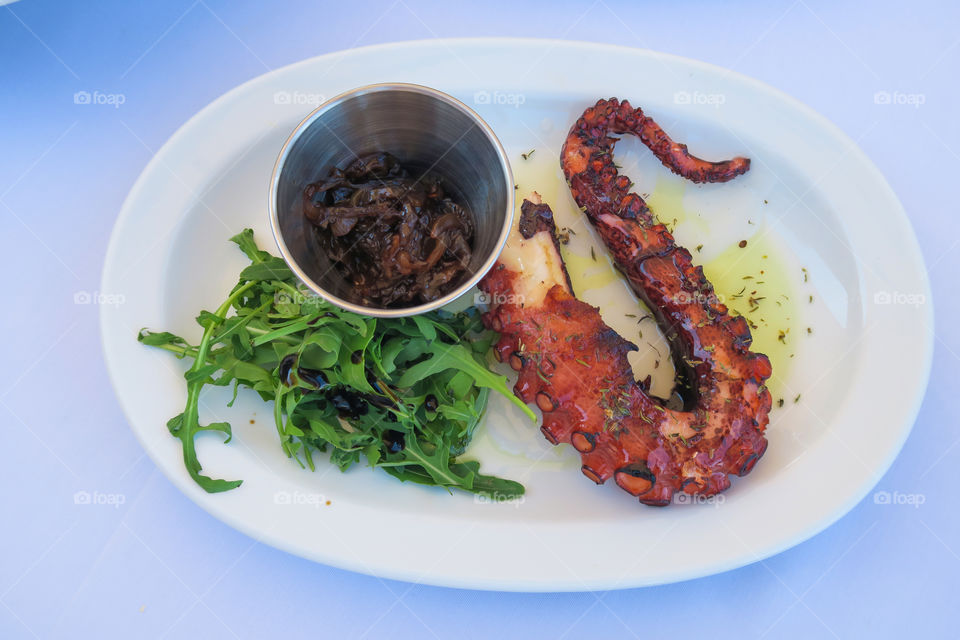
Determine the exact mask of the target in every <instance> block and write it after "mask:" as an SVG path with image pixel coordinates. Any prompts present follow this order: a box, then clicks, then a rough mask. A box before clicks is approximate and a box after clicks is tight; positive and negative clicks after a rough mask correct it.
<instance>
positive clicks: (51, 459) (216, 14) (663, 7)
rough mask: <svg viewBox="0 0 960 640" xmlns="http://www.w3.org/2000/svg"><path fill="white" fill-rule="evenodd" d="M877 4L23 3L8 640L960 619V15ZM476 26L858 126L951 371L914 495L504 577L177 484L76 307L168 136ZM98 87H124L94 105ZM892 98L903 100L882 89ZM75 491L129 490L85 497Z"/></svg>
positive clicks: (929, 425)
mask: <svg viewBox="0 0 960 640" xmlns="http://www.w3.org/2000/svg"><path fill="white" fill-rule="evenodd" d="M0 4H3V3H2V2H0ZM855 4H856V3H852V2H851V3H837V2H826V1H824V2H815V1H813V0H796V1H791V0H776V1H771V2H760V1H757V2H729V3H719V2H686V3H668V2H663V3H634V2H627V1H623V2H618V1H615V0H597V1H596V2H592V3H591V2H584V3H578V2H564V1H558V2H530V3H523V4H521V3H519V2H499V1H498V2H484V3H459V2H441V1H436V2H418V1H414V0H396V1H395V2H389V1H384V2H373V3H369V4H367V5H364V6H361V4H360V3H333V2H329V3H327V2H320V3H311V2H306V1H304V2H286V3H269V4H268V3H263V4H254V3H248V2H228V1H227V0H171V1H169V2H162V3H161V2H157V3H151V4H149V5H148V4H147V3H132V2H122V1H119V0H115V1H100V2H83V3H81V2H66V1H64V2H39V1H37V0H24V1H21V2H15V3H13V4H9V5H6V6H2V7H0V151H2V152H0V220H2V222H0V230H2V239H3V249H2V254H0V255H2V258H0V260H2V266H3V269H2V277H3V280H2V282H3V290H4V294H3V306H4V307H5V308H4V310H3V312H2V313H0V327H2V332H0V336H3V338H4V341H5V343H6V344H5V351H6V356H5V358H4V360H3V364H4V366H3V367H2V370H0V421H2V422H0V426H2V428H0V451H2V452H3V455H4V457H5V458H6V460H5V462H4V463H3V465H2V466H0V514H2V515H0V519H2V525H0V605H2V606H0V638H21V637H22V638H30V637H40V638H47V637H58V638H59V637H71V638H73V637H84V638H85V637H96V638H114V637H116V638H152V637H169V638H186V637H207V638H220V637H224V638H232V637H240V638H264V637H277V638H298V637H370V638H380V637H396V638H407V637H409V638H424V637H438V638H487V637H497V638H501V637H518V638H534V637H549V638H562V637H563V638H565V637H570V638H572V637H578V636H588V637H594V638H612V637H638V638H650V637H662V636H665V635H667V634H668V633H669V634H671V635H679V636H681V637H731V638H734V637H735V638H753V637H769V638H787V637H789V638H793V637H796V638H800V637H804V638H807V637H816V638H821V637H823V638H829V637H841V638H847V637H851V638H859V637H894V636H897V635H903V634H906V635H907V636H908V637H957V635H958V633H960V632H958V631H957V625H956V623H955V621H954V618H955V615H956V611H957V608H958V604H960V596H958V589H957V585H958V580H957V575H958V574H960V516H958V512H960V510H958V509H957V498H956V496H955V495H954V493H953V482H954V481H955V479H956V474H955V473H954V470H955V467H954V466H953V465H960V446H957V445H958V441H960V440H958V438H960V434H958V429H957V418H956V417H955V416H954V414H953V412H952V410H951V409H950V408H949V404H948V402H947V400H949V399H950V398H951V397H954V398H955V397H957V395H955V394H958V386H957V383H956V381H957V374H956V369H957V367H958V366H960V361H958V360H960V356H958V354H960V339H958V337H957V335H956V332H955V331H953V328H954V322H955V320H954V318H955V317H956V316H957V313H958V311H960V306H958V303H957V295H956V291H957V289H956V287H955V285H954V278H955V274H956V273H957V272H958V271H960V249H958V241H960V236H958V231H960V224H958V217H960V210H958V209H960V207H958V205H957V201H956V199H955V197H953V196H951V195H950V189H951V188H952V187H953V186H955V184H956V183H957V177H956V176H957V175H958V172H960V125H958V120H957V119H956V118H955V116H954V115H952V114H955V113H956V111H957V104H958V102H960V100H958V98H960V92H958V89H957V84H958V79H960V5H957V4H955V3H948V2H939V3H938V2H910V3H903V2H893V1H886V0H884V1H878V2H872V3H863V4H862V5H861V6H855ZM477 35H506V36H531V37H550V38H565V39H575V40H588V41H598V42H610V43H616V44H622V45H628V46H637V47H645V48H651V49H655V50H659V51H665V52H669V53H675V54H679V55H683V56H689V57H692V58H697V59H701V60H705V61H708V62H711V63H714V64H718V65H722V66H726V67H729V68H732V69H735V70H737V71H740V72H743V73H745V74H748V75H750V76H753V77H755V78H758V79H760V80H762V81H764V82H767V83H769V84H771V85H773V86H775V87H778V88H780V89H782V90H784V91H786V92H787V93H789V94H791V95H793V96H795V97H796V98H798V99H800V100H801V101H803V102H805V103H807V104H808V105H810V106H811V107H813V108H814V109H816V110H817V111H819V112H820V113H822V114H824V115H825V116H826V117H828V118H829V119H830V120H832V121H833V122H835V123H837V124H838V125H839V126H840V127H841V128H842V129H843V130H844V131H846V133H847V134H848V135H850V136H851V137H852V138H853V139H855V140H857V141H858V143H859V144H860V145H861V146H862V147H863V149H864V150H865V151H866V153H867V154H868V155H869V156H870V157H871V158H872V159H873V161H874V162H875V163H876V164H877V166H878V167H879V168H880V170H881V171H882V172H883V173H884V174H885V175H886V177H887V180H888V181H889V182H890V184H891V185H892V187H893V189H894V190H895V191H896V192H897V194H898V195H899V197H900V199H901V200H902V202H903V204H904V206H905V208H906V210H907V213H908V215H909V216H910V219H911V221H912V223H913V225H914V229H915V230H916V233H917V236H918V237H919V240H920V244H921V246H922V249H923V252H924V255H925V258H926V262H927V267H928V269H929V270H930V277H931V280H932V284H933V292H934V299H935V302H936V317H937V337H936V354H935V359H934V365H933V374H932V380H931V384H930V387H929V390H928V392H927V396H926V399H925V401H924V404H923V408H922V410H921V413H920V416H919V418H918V420H917V424H916V426H915V428H914V430H913V433H912V435H911V437H910V439H909V440H908V441H907V443H906V446H905V447H904V449H903V452H902V453H901V455H900V457H899V458H898V459H897V460H896V462H895V463H894V465H893V467H892V468H891V470H890V471H889V472H888V473H887V474H886V476H884V478H883V479H882V480H881V481H880V484H879V485H878V487H877V491H886V492H889V493H890V494H893V492H897V494H898V495H903V496H910V497H911V500H910V501H911V502H913V503H914V504H912V505H910V504H878V503H877V502H876V501H875V500H874V499H873V498H872V497H868V498H867V499H865V500H864V501H863V502H862V503H861V504H860V505H858V506H857V507H856V508H855V509H854V510H853V511H852V512H851V513H850V514H849V515H847V516H846V517H844V518H843V519H842V520H840V521H839V522H838V523H836V524H835V525H833V526H832V527H830V528H829V529H828V530H827V531H825V532H823V533H821V534H820V535H818V536H816V537H815V538H813V539H812V540H810V541H808V542H806V543H804V544H801V545H799V546H797V547H795V548H794V549H791V550H790V551H787V552H785V553H782V554H780V555H778V556H776V557H774V558H771V559H768V560H766V561H763V562H760V563H757V564H754V565H751V566H748V567H745V568H742V569H739V570H736V571H732V572H729V573H726V574H722V575H718V576H713V577H709V578H704V579H700V580H694V581H690V582H685V583H680V584H675V585H669V586H664V587H658V588H648V589H638V590H627V591H616V592H608V593H583V594H558V595H554V594H507V593H489V592H474V591H461V590H453V589H443V588H435V587H427V586H422V585H412V584H407V583H401V582H391V581H382V580H378V579H376V578H371V577H367V576H361V575H356V574H352V573H349V572H345V571H340V570H336V569H330V568H327V567H324V566H320V565H316V564H312V563H310V562H307V561H304V560H301V559H299V558H296V557H293V556H290V555H288V554H286V553H283V552H280V551H277V550H274V549H272V548H270V547H266V546H263V545H260V544H257V543H256V542H254V541H253V540H251V539H249V538H247V537H246V536H244V535H241V534H239V533H236V532H235V531H233V530H231V529H230V528H228V527H227V526H225V525H223V524H221V523H220V522H219V521H217V520H215V519H213V518H212V517H211V516H209V515H207V514H206V513H205V512H203V511H201V510H200V509H199V508H197V507H196V506H194V504H193V503H191V502H190V501H189V500H187V499H186V498H185V497H183V496H182V495H181V494H180V493H179V492H178V491H177V490H175V489H174V488H173V486H172V485H171V484H170V483H169V482H167V481H166V479H165V478H164V477H163V476H162V475H161V474H160V473H159V472H158V471H157V470H156V469H155V468H154V466H153V464H152V463H151V462H150V461H149V459H148V458H146V457H145V455H144V453H143V451H142V449H141V448H140V446H139V445H138V443H137V442H136V441H135V440H134V438H133V436H132V435H131V433H130V431H129V429H128V428H127V425H126V423H125V420H124V417H123V416H122V414H121V412H120V410H119V408H118V405H117V402H116V400H115V398H114V395H113V392H112V390H111V388H110V385H109V383H108V380H107V375H106V371H105V369H104V364H103V360H102V357H101V352H100V339H99V335H98V310H97V306H96V305H95V304H86V305H85V304H76V303H75V297H76V296H77V294H80V293H83V292H86V293H89V294H94V293H95V292H96V291H97V288H98V286H99V279H100V270H101V266H102V261H103V254H104V251H105V248H106V245H107V240H108V238H109V234H110V230H111V228H112V226H113V223H114V220H115V218H116V216H117V213H118V211H119V208H120V205H121V203H122V201H123V199H124V197H125V196H126V194H127V192H128V190H129V189H130V187H131V185H132V184H133V182H134V180H136V178H137V176H138V175H139V173H140V171H141V170H142V169H143V167H144V165H145V164H146V163H147V162H148V161H149V160H150V158H151V156H152V153H153V152H154V151H156V150H157V149H158V148H159V147H160V146H161V145H162V144H163V143H164V141H165V140H166V139H167V138H168V137H169V136H170V135H171V134H172V133H173V132H174V131H175V130H176V128H177V127H179V126H180V125H181V124H182V123H183V122H185V121H186V120H187V119H188V118H190V117H191V116H192V115H193V114H194V113H195V112H196V111H198V110H199V109H200V108H202V107H203V106H204V105H206V104H207V103H209V102H210V101H211V100H213V99H214V98H216V97H217V96H219V95H221V94H222V93H224V92H226V91H227V90H229V89H230V88H232V87H234V86H235V85H237V84H239V83H241V82H243V81H245V80H248V79H250V78H253V77H255V76H257V75H260V74H262V73H265V72H267V71H269V70H271V69H275V68H278V67H281V66H283V65H286V64H289V63H292V62H296V61H298V60H301V59H304V58H307V57H311V56H314V55H319V54H322V53H327V52H330V51H336V50H340V49H344V48H349V47H354V46H363V45H368V44H375V43H380V42H389V41H394V40H412V39H422V38H434V37H438V36H443V37H455V36H477ZM610 64H612V65H615V64H617V61H616V60H611V61H610ZM624 71H625V73H628V72H629V70H628V69H625V70H624ZM571 82H576V78H571ZM84 91H86V92H88V93H90V94H91V95H93V94H95V92H99V93H100V94H105V95H115V96H122V104H119V105H104V104H101V105H97V104H77V103H76V102H75V100H74V95H75V94H76V93H77V92H84ZM877 92H888V93H889V94H890V95H891V96H892V97H893V99H892V100H891V101H890V102H891V103H890V104H878V101H877V100H876V99H875V95H876V94H877ZM118 101H120V99H115V100H114V102H118ZM881 102H882V101H881ZM951 372H953V373H951ZM897 386H898V381H897V380H896V379H893V380H890V381H889V388H888V389H882V390H878V393H896V392H897ZM78 491H87V492H91V493H93V492H99V493H100V494H104V495H108V496H112V501H113V502H115V503H121V504H116V505H84V504H75V501H74V494H75V493H76V492H78ZM917 503H921V504H917ZM784 508H789V505H785V507H784ZM705 542H706V543H707V544H709V540H707V541H705ZM465 552H468V550H465ZM625 552H629V551H625Z"/></svg>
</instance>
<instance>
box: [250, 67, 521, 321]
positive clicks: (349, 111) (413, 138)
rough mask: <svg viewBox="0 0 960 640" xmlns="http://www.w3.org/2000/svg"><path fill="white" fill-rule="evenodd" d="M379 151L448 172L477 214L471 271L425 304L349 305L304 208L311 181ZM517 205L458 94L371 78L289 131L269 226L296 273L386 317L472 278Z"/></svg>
mask: <svg viewBox="0 0 960 640" xmlns="http://www.w3.org/2000/svg"><path fill="white" fill-rule="evenodd" d="M378 151H386V152H389V153H391V154H393V155H394V156H396V157H397V158H398V159H399V160H400V161H401V163H403V164H404V166H407V167H412V168H416V169H419V170H422V171H424V172H430V173H433V174H435V175H438V176H440V177H442V178H443V181H444V187H445V189H446V190H447V191H448V192H449V193H451V195H452V196H453V197H454V198H455V199H456V201H457V202H458V203H460V204H461V205H462V206H464V207H465V208H466V209H468V210H469V211H470V212H471V213H472V214H473V217H474V222H475V225H476V231H475V234H474V242H473V257H472V260H471V262H470V265H469V267H468V270H469V272H470V276H469V278H467V279H466V280H464V281H463V282H462V283H461V284H460V285H459V286H458V287H457V288H456V289H454V290H453V291H451V292H450V293H448V294H447V295H445V296H443V297H442V298H439V299H437V300H434V301H433V302H430V303H428V304H421V305H418V306H415V307H405V308H390V309H387V308H378V307H368V306H364V305H361V304H356V303H354V302H351V301H350V299H349V298H350V286H351V284H350V283H349V282H347V281H346V280H345V279H344V278H343V277H342V276H341V275H340V274H339V273H338V271H337V270H336V269H334V268H333V266H332V264H331V263H330V260H329V259H328V258H327V256H326V254H325V253H324V252H323V250H322V249H321V248H320V246H319V244H318V242H317V238H316V233H315V231H314V229H313V227H312V225H310V223H309V222H308V221H307V220H306V219H305V217H304V214H303V208H302V197H303V191H304V189H305V188H306V186H307V185H308V184H310V183H311V182H315V181H317V180H318V179H320V178H323V177H326V175H327V173H328V172H329V171H330V169H331V168H332V167H344V166H346V165H348V164H349V163H350V162H352V161H353V160H355V159H356V158H357V157H358V156H362V155H364V154H367V153H372V152H378ZM513 207H514V186H513V173H512V172H511V170H510V162H509V161H508V160H507V155H506V153H505V152H504V150H503V146H502V145H501V144H500V141H499V140H498V139H497V136H496V135H495V134H494V133H493V131H492V130H491V129H490V127H489V126H488V125H487V123H486V122H484V121H483V120H482V119H481V118H480V116H478V115H477V114H476V113H475V112H474V111H473V110H472V109H470V108H469V107H467V106H466V105H465V104H463V103H462V102H460V101H459V100H457V99H455V98H452V97H450V96H448V95H447V94H445V93H442V92H440V91H437V90H435V89H430V88H429V87H423V86H420V85H415V84H400V83H397V84H373V85H368V86H365V87H359V88H357V89H353V90H352V91H348V92H346V93H342V94H340V95H339V96H337V97H335V98H333V99H331V100H328V101H327V102H325V103H323V104H322V105H320V106H319V107H318V108H317V109H316V110H315V111H313V113H311V114H310V115H309V116H307V117H306V119H304V120H303V121H302V122H301V123H300V124H299V125H297V128H296V129H294V131H293V133H291V134H290V137H289V138H287V141H286V142H285V143H284V145H283V148H282V149H281V151H280V156H279V157H278V158H277V163H276V166H275V167H274V169H273V176H272V177H271V179H270V204H269V209H270V225H271V227H272V229H273V235H274V238H275V239H276V241H277V246H278V247H279V249H280V253H281V255H282V256H283V259H284V260H286V262H287V264H288V265H289V266H290V268H291V269H292V270H293V272H294V273H295V274H296V275H297V277H298V278H300V280H302V281H303V283H304V284H306V285H307V287H309V288H310V289H311V290H312V291H314V292H315V293H316V294H317V295H319V296H321V297H322V298H324V299H325V300H328V301H329V302H331V303H333V304H335V305H337V306H338V307H341V308H343V309H346V310H348V311H353V312H356V313H360V314H364V315H368V316H378V317H384V318H396V317H401V316H411V315H416V314H420V313H424V312H427V311H431V310H434V309H437V308H439V307H442V306H443V305H446V304H448V303H450V302H452V301H453V300H455V299H457V298H459V297H460V296H462V295H463V294H464V293H466V292H467V291H469V290H470V289H471V288H472V287H473V286H474V285H476V284H477V282H479V281H480V279H481V278H483V276H484V275H485V274H486V273H487V271H489V270H490V268H491V267H492V266H493V264H494V263H495V262H496V260H497V256H498V255H499V254H500V251H501V250H502V249H503V246H504V244H505V243H506V241H507V236H508V235H509V233H510V228H511V226H512V224H513Z"/></svg>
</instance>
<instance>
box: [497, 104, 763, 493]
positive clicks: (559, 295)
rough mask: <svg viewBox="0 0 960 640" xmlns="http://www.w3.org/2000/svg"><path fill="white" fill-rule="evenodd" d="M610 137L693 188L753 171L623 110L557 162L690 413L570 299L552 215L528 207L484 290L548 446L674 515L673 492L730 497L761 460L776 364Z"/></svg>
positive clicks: (608, 115) (579, 135)
mask: <svg viewBox="0 0 960 640" xmlns="http://www.w3.org/2000/svg"><path fill="white" fill-rule="evenodd" d="M610 132H613V133H626V132H629V133H635V134H637V135H639V136H640V137H641V139H643V141H644V142H645V143H646V144H647V145H648V146H650V148H651V149H653V151H654V152H655V153H656V154H657V156H658V157H659V158H660V159H661V161H663V163H664V164H665V165H667V166H668V167H670V168H671V169H673V170H674V171H676V172H677V173H679V174H680V175H683V176H685V177H689V178H691V179H693V180H695V181H724V180H729V179H731V178H733V177H735V176H736V175H739V174H741V173H743V172H744V171H746V170H747V169H748V168H749V161H748V160H746V159H744V158H736V159H734V160H731V161H729V162H718V163H710V162H706V161H703V160H700V159H698V158H695V157H693V156H690V155H689V154H688V153H687V151H686V147H684V146H683V145H678V144H675V143H673V142H672V141H671V140H670V139H669V138H668V137H667V136H666V134H665V133H663V131H662V130H661V129H660V128H659V127H658V126H657V125H656V124H655V123H654V122H653V121H652V120H650V119H649V118H646V117H645V116H644V115H643V114H642V112H641V111H640V110H639V109H637V110H634V109H633V108H631V107H630V105H629V103H627V102H623V103H621V102H619V101H617V100H616V99H611V100H609V101H606V100H602V101H600V102H598V103H597V105H596V106H595V107H592V108H590V109H588V110H587V111H586V112H585V113H584V114H583V117H581V118H580V119H579V120H578V121H577V123H576V124H575V125H574V126H573V128H572V130H571V132H570V134H569V136H568V138H567V141H566V143H565V144H564V149H563V152H562V155H561V164H562V166H563V169H564V172H565V173H566V175H567V179H568V181H569V183H570V188H571V191H572V192H573V195H574V198H575V199H576V200H577V203H578V204H579V205H580V206H581V207H582V208H583V209H584V210H585V212H586V214H587V216H588V218H589V219H590V221H591V222H592V223H593V225H594V226H595V227H596V228H597V230H598V231H599V232H600V236H601V237H602V238H603V240H604V242H605V243H606V244H607V246H608V247H609V248H610V250H611V252H612V254H613V257H614V260H615V262H616V264H617V266H618V267H619V268H620V269H621V270H622V271H623V272H624V274H625V275H626V276H627V279H628V281H629V283H630V285H631V287H632V288H633V290H634V291H635V292H636V293H637V294H638V295H639V296H640V297H641V299H643V300H644V301H645V302H646V303H647V305H648V306H649V307H650V309H651V310H653V311H654V314H655V316H656V318H657V321H658V322H659V324H660V326H661V328H663V329H664V331H665V333H666V335H667V337H668V339H670V340H671V344H672V351H673V356H674V361H675V363H676V364H677V369H678V371H679V372H680V373H681V374H683V377H684V378H685V379H686V381H687V383H688V387H689V388H688V389H687V390H686V393H683V394H682V395H683V396H684V408H683V410H671V409H668V408H666V407H665V406H664V402H663V401H661V400H659V399H657V398H654V397H651V396H650V395H648V394H647V393H645V391H644V387H643V386H642V385H640V384H638V383H637V382H636V381H635V380H634V376H633V371H632V369H631V367H630V365H629V362H628V361H627V353H628V352H629V351H632V350H634V349H636V347H635V346H634V345H632V344H631V343H629V342H627V341H626V340H624V339H623V338H621V337H620V336H619V335H618V334H616V332H614V331H613V330H612V329H610V328H609V327H608V326H607V325H605V324H604V323H603V321H602V319H601V318H600V314H599V312H598V310H597V309H596V308H594V307H591V306H589V305H587V304H585V303H583V302H580V301H579V300H577V299H576V298H575V297H574V294H573V290H572V287H571V285H570V281H569V278H568V277H567V273H566V269H565V267H564V265H563V260H562V257H561V255H560V250H559V245H558V243H557V240H556V229H555V226H554V222H553V217H552V214H551V212H550V209H549V207H547V206H546V205H540V204H538V203H533V202H530V201H525V202H524V204H523V207H522V215H521V218H520V224H519V228H518V233H514V234H513V236H511V238H510V240H509V241H508V245H507V249H506V250H505V251H504V252H503V254H501V257H500V261H499V262H498V264H497V265H496V266H495V267H494V269H493V270H492V271H491V273H490V274H489V275H488V276H487V277H486V278H485V279H484V281H483V282H482V283H481V288H483V289H484V291H486V292H487V293H488V294H490V296H491V299H492V300H493V304H492V306H491V310H490V312H489V313H488V314H487V315H486V316H485V321H486V322H487V325H488V326H490V327H492V328H493V329H495V330H497V331H499V332H501V338H500V342H499V343H498V344H497V347H496V354H497V357H498V358H500V359H501V360H508V361H509V362H510V365H511V366H512V367H513V368H514V369H516V370H518V371H519V377H518V380H517V384H516V386H515V387H514V390H515V392H516V393H517V395H518V396H519V397H520V398H522V399H523V400H524V401H526V402H531V401H535V402H536V404H537V406H538V407H539V408H540V409H541V411H542V412H543V415H544V424H543V427H542V429H541V430H542V431H543V433H544V435H545V436H546V437H547V439H548V440H550V442H553V443H554V444H556V443H559V442H568V443H570V444H572V445H573V446H574V447H575V448H576V449H577V450H578V451H579V452H580V454H581V457H582V460H583V466H582V470H583V473H584V474H585V475H586V476H587V477H589V478H590V479H591V480H593V481H595V482H597V483H602V482H605V481H606V480H607V479H609V478H610V477H613V478H614V479H615V481H616V483H617V484H618V485H619V486H620V487H621V488H623V489H625V490H626V491H628V492H629V493H631V494H633V495H635V496H638V497H639V499H640V501H641V502H643V503H645V504H650V505H666V504H669V503H670V501H671V498H672V496H673V494H674V493H675V492H677V491H684V492H686V493H690V494H693V493H696V494H702V495H712V494H715V493H717V492H720V491H723V490H724V489H726V488H727V487H729V486H730V480H729V476H730V475H731V474H736V475H745V474H746V473H749V472H750V470H751V469H752V468H753V466H754V465H755V464H756V461H757V460H758V459H759V458H760V456H762V455H763V453H764V451H765V450H766V446H767V442H766V439H765V438H764V437H763V432H764V430H765V428H766V426H767V423H768V413H769V410H770V403H771V400H770V394H769V392H768V391H767V390H766V387H765V384H764V383H765V381H766V379H767V378H769V376H770V374H771V369H770V362H769V360H768V359H767V357H766V356H764V355H762V354H758V353H753V352H751V351H750V349H749V347H750V344H751V335H750V330H749V327H748V326H747V323H746V321H745V320H744V319H743V318H742V317H738V316H731V315H730V314H729V313H728V312H727V308H726V307H725V306H724V305H723V304H721V303H720V302H719V301H718V299H717V297H716V296H715V295H714V292H713V287H712V286H711V284H710V283H709V281H707V279H706V278H705V277H704V275H703V271H702V269H701V268H700V267H695V266H694V265H693V263H692V258H691V256H690V253H689V252H688V251H687V250H686V249H683V248H682V247H678V246H677V245H676V243H675V242H674V239H673V236H672V235H671V234H670V233H669V232H668V231H667V229H666V227H664V226H663V225H662V224H659V223H658V221H657V220H656V218H655V217H654V216H653V214H652V213H651V212H650V210H649V208H648V207H647V206H646V204H645V203H644V202H643V200H642V199H641V198H640V196H638V195H637V194H635V193H630V192H629V188H630V180H629V178H626V177H625V176H620V175H618V172H617V169H616V166H615V165H614V164H613V159H612V157H611V156H612V150H613V144H614V142H615V140H614V139H613V138H610V137H609V136H608V133H610Z"/></svg>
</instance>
